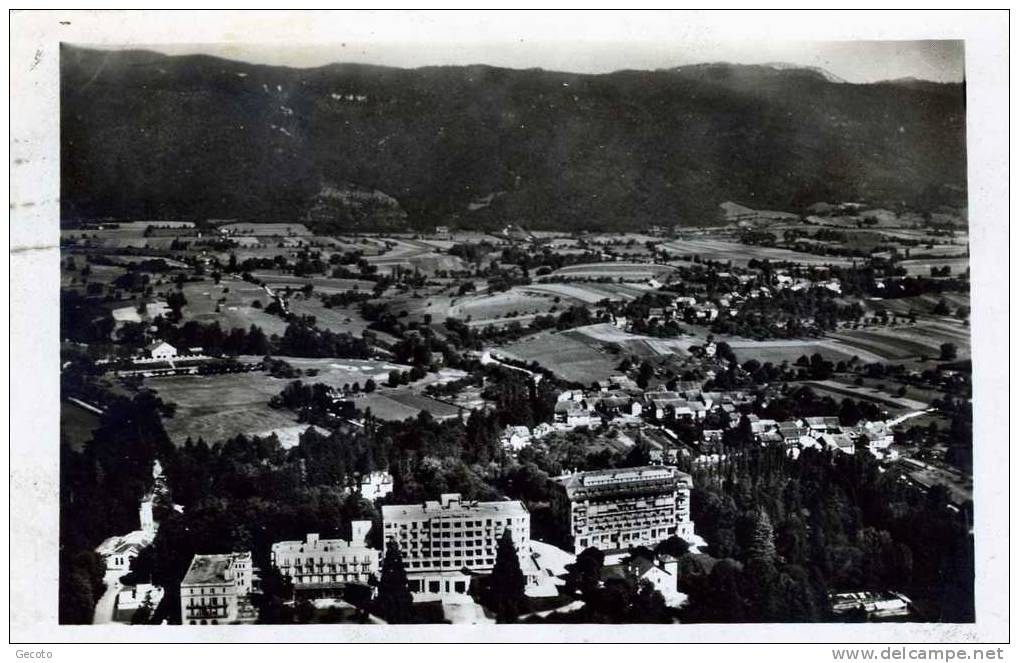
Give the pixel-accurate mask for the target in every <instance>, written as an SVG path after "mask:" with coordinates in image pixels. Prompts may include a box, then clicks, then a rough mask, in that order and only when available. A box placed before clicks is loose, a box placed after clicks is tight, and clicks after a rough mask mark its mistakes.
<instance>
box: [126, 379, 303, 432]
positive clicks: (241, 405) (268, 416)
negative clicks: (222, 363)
mask: <svg viewBox="0 0 1019 663" xmlns="http://www.w3.org/2000/svg"><path fill="white" fill-rule="evenodd" d="M288 382H289V380H283V379H278V378H274V377H271V376H269V375H266V374H263V373H232V374H225V375H203V376H198V375H181V376H173V377H166V378H158V379H154V380H148V381H146V386H148V387H150V388H151V389H153V390H155V391H156V393H157V394H158V395H159V397H160V398H162V399H163V400H165V401H167V402H170V403H176V404H177V412H176V414H175V415H174V416H173V417H170V418H167V419H164V420H163V425H164V427H165V428H166V432H167V434H168V435H169V436H170V440H171V441H172V442H173V443H174V444H178V445H179V444H183V443H184V441H185V440H186V439H187V438H188V437H191V438H192V439H193V440H197V439H198V438H202V439H204V440H205V441H206V442H209V443H212V442H218V441H221V440H224V439H227V438H231V437H234V436H236V435H241V434H244V435H268V434H269V433H271V432H272V431H275V430H277V429H283V428H290V427H293V426H295V425H297V418H296V416H295V415H294V414H293V413H292V412H290V411H288V410H275V409H273V408H271V407H269V405H268V403H269V399H270V398H272V397H273V396H275V395H276V394H278V393H279V392H280V391H281V390H282V389H283V387H285V386H286V385H287V383H288Z"/></svg>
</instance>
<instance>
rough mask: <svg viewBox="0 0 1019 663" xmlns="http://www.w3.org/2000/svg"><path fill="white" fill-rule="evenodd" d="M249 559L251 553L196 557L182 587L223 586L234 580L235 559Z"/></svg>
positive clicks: (182, 581)
mask: <svg viewBox="0 0 1019 663" xmlns="http://www.w3.org/2000/svg"><path fill="white" fill-rule="evenodd" d="M242 557H248V558H249V560H250V557H251V553H230V554H226V555H195V556H194V557H193V558H192V559H191V566H189V567H188V572H187V573H186V574H185V575H184V579H183V580H181V583H180V584H181V585H223V584H227V583H232V582H233V579H234V574H233V563H234V560H235V559H238V558H242Z"/></svg>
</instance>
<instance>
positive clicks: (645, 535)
mask: <svg viewBox="0 0 1019 663" xmlns="http://www.w3.org/2000/svg"><path fill="white" fill-rule="evenodd" d="M672 531H673V530H672V529H671V528H667V527H666V528H661V529H653V530H647V531H640V532H629V533H626V532H624V533H623V534H620V535H619V536H616V535H615V534H593V535H591V536H589V537H582V538H581V539H580V547H581V548H586V547H587V546H588V545H589V543H590V544H594V543H599V542H600V543H611V542H615V543H621V542H623V541H648V540H655V539H658V538H662V537H667V536H669V535H671V534H672Z"/></svg>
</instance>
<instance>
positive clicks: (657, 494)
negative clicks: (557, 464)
mask: <svg viewBox="0 0 1019 663" xmlns="http://www.w3.org/2000/svg"><path fill="white" fill-rule="evenodd" d="M555 482H556V484H557V490H556V491H555V492H554V497H553V502H552V508H553V510H554V511H555V513H556V517H557V519H558V520H559V522H560V524H561V526H562V530H563V533H564V534H565V535H566V538H568V539H569V540H571V542H572V545H573V551H574V552H575V553H580V552H581V551H582V550H585V549H586V548H598V549H599V550H625V549H627V548H630V547H633V546H653V545H655V544H656V543H659V542H660V541H663V540H665V539H667V538H669V537H670V536H672V535H673V534H675V535H676V536H679V537H680V538H685V539H690V538H692V537H693V533H694V531H693V522H692V521H691V520H690V489H691V488H692V487H693V480H692V479H691V478H690V475H689V474H686V473H684V472H680V471H679V470H677V469H676V468H674V467H668V466H663V465H651V466H646V467H630V468H621V469H611V470H597V471H594V472H576V473H573V474H567V475H565V476H562V477H558V478H557V479H556V480H555Z"/></svg>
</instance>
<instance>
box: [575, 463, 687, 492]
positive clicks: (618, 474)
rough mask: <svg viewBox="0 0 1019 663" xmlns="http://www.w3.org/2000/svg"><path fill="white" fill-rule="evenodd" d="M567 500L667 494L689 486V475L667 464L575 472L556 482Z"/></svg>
mask: <svg viewBox="0 0 1019 663" xmlns="http://www.w3.org/2000/svg"><path fill="white" fill-rule="evenodd" d="M556 481H558V482H559V483H560V484H562V486H563V487H564V488H565V489H566V494H567V495H568V496H569V497H570V499H578V498H584V497H607V496H613V495H622V494H626V493H633V492H668V491H671V490H673V489H674V488H675V487H676V485H677V484H679V483H680V482H683V483H686V484H688V485H689V484H690V483H691V482H692V479H691V477H690V475H689V474H686V473H685V472H680V471H679V470H677V469H676V468H674V467H670V466H666V465H645V466H643V467H626V468H616V469H609V470H595V471H592V472H576V473H574V474H568V475H566V476H562V477H559V478H557V479H556Z"/></svg>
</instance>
